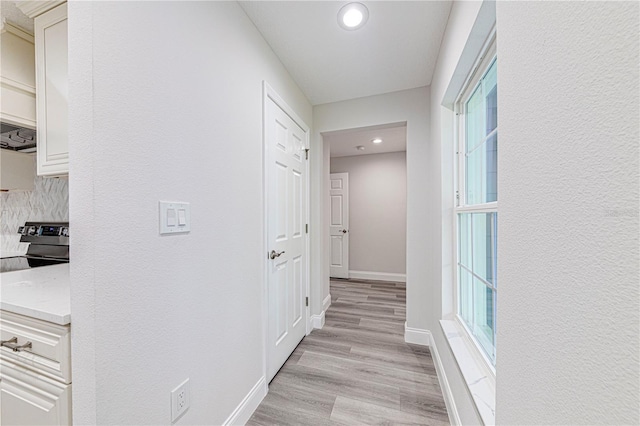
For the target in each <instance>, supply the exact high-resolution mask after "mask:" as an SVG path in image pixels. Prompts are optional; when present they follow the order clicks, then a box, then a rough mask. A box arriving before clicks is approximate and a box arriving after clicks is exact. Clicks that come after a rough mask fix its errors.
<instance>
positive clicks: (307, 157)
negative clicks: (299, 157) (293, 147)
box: [304, 148, 309, 160]
mask: <svg viewBox="0 0 640 426" xmlns="http://www.w3.org/2000/svg"><path fill="white" fill-rule="evenodd" d="M304 159H305V160H308V159H309V148H306V149H305V150H304Z"/></svg>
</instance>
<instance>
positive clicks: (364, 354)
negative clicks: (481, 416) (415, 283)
mask: <svg viewBox="0 0 640 426" xmlns="http://www.w3.org/2000/svg"><path fill="white" fill-rule="evenodd" d="M331 298H332V301H331V307H330V308H329V310H328V311H327V313H326V322H325V326H324V328H323V329H322V330H314V331H313V332H312V333H311V334H310V335H309V336H307V337H305V338H304V340H302V342H301V343H300V345H299V346H298V347H297V348H296V350H295V351H294V352H293V354H292V355H291V357H290V358H289V359H288V360H287V362H286V363H285V365H284V366H283V367H282V369H281V370H280V371H279V372H278V374H277V375H276V377H275V378H274V379H273V381H272V382H271V384H270V385H269V393H268V394H267V396H266V397H265V399H264V400H263V401H262V403H261V404H260V406H259V407H258V409H257V410H256V411H255V413H254V414H253V416H252V417H251V419H250V420H249V422H248V423H247V424H248V425H357V424H384V425H391V424H423V425H444V424H448V423H449V418H448V416H447V409H446V407H445V404H444V400H443V398H442V391H441V390H440V385H439V383H438V378H437V376H436V371H435V368H434V365H433V360H432V359H431V354H430V352H429V348H427V347H425V346H416V345H410V344H407V343H405V342H404V322H405V317H406V315H405V312H406V311H405V298H406V290H405V285H404V284H403V283H389V282H381V281H365V280H349V281H346V280H332V281H331Z"/></svg>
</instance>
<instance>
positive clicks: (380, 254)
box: [331, 152, 407, 274]
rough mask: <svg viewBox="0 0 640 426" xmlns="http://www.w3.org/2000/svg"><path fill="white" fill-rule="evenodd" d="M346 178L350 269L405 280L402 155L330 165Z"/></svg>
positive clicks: (374, 156) (359, 158)
mask: <svg viewBox="0 0 640 426" xmlns="http://www.w3.org/2000/svg"><path fill="white" fill-rule="evenodd" d="M340 172H347V173H349V269H350V270H352V271H365V272H386V273H392V274H404V273H405V271H406V265H407V252H406V249H407V247H406V246H407V156H406V153H405V152H392V153H388V154H372V155H355V156H350V157H336V158H332V159H331V173H340Z"/></svg>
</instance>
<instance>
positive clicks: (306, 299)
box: [304, 297, 309, 306]
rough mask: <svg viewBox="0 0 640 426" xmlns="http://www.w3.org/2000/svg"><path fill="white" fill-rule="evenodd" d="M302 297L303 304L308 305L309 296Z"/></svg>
mask: <svg viewBox="0 0 640 426" xmlns="http://www.w3.org/2000/svg"><path fill="white" fill-rule="evenodd" d="M304 299H305V300H304V303H305V306H309V298H308V297H305V298H304Z"/></svg>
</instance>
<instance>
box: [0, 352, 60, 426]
mask: <svg viewBox="0 0 640 426" xmlns="http://www.w3.org/2000/svg"><path fill="white" fill-rule="evenodd" d="M0 407H2V409H1V410H0V425H39V426H46V425H70V424H71V385H65V384H62V383H59V382H57V381H55V380H51V379H48V378H46V377H44V376H41V375H38V374H36V373H34V372H32V371H30V370H27V369H25V368H22V367H19V366H17V365H16V364H14V363H12V362H9V361H7V360H3V359H0Z"/></svg>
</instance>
